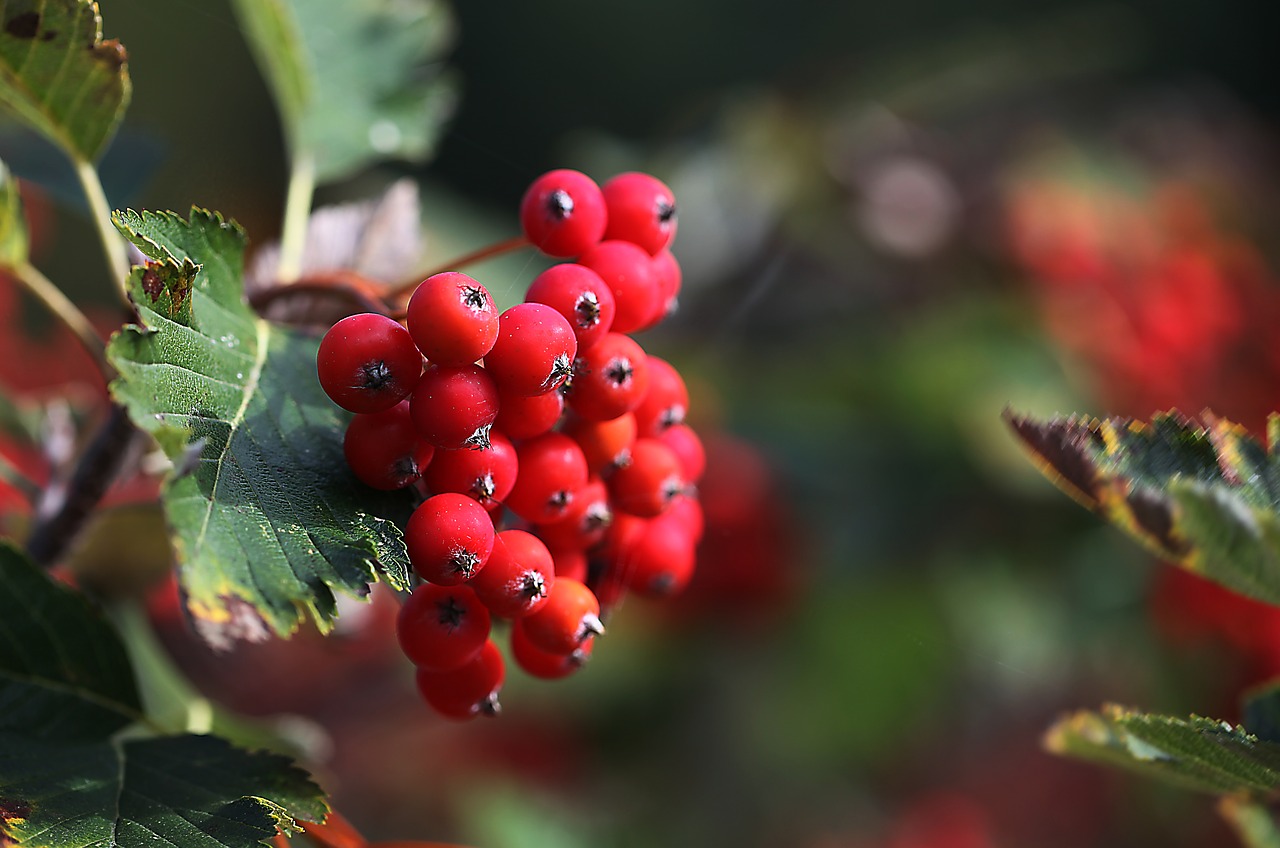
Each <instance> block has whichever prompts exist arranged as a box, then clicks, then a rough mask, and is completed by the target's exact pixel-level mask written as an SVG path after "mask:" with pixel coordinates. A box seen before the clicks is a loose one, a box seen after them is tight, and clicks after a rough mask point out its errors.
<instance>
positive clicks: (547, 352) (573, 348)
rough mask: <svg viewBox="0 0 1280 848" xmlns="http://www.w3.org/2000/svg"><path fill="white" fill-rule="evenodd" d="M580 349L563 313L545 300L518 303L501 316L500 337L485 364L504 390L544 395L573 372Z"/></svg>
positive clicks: (499, 321) (499, 322) (499, 318)
mask: <svg viewBox="0 0 1280 848" xmlns="http://www.w3.org/2000/svg"><path fill="white" fill-rule="evenodd" d="M577 351H578V340H577V337H576V336H574V334H573V327H571V326H569V321H568V320H567V319H566V318H565V317H564V316H563V315H561V314H560V313H559V312H557V311H556V310H554V309H552V308H551V307H550V306H547V305H546V304H544V303H518V304H516V305H515V306H513V307H511V308H510V309H508V310H507V311H506V312H503V313H502V314H501V315H500V316H498V341H497V342H496V343H495V344H494V346H493V350H491V351H489V355H488V356H486V357H485V358H484V367H485V368H486V369H487V370H488V371H489V373H490V375H492V377H493V380H494V382H496V383H497V384H498V385H499V386H500V387H501V388H502V390H503V391H504V392H510V393H512V394H517V395H540V394H544V393H546V392H549V391H552V390H553V389H556V388H558V387H559V386H560V384H561V383H563V382H564V381H565V380H566V379H567V378H568V377H569V375H570V374H572V373H573V358H574V356H575V355H576V354H577Z"/></svg>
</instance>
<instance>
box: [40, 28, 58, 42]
mask: <svg viewBox="0 0 1280 848" xmlns="http://www.w3.org/2000/svg"><path fill="white" fill-rule="evenodd" d="M57 37H58V33H57V31H56V30H46V31H45V32H42V33H41V34H40V40H41V41H53V40H54V39H55V38H57Z"/></svg>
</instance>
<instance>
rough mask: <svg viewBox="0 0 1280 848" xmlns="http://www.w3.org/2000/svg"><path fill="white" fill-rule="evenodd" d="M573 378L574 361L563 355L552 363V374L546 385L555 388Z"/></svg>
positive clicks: (549, 375) (548, 376)
mask: <svg viewBox="0 0 1280 848" xmlns="http://www.w3.org/2000/svg"><path fill="white" fill-rule="evenodd" d="M572 376H573V360H572V359H570V358H569V355H568V354H567V353H562V354H560V355H559V356H557V357H556V358H555V360H554V361H553V362H552V363H551V373H550V374H548V375H547V382H546V385H549V386H554V385H557V384H560V383H563V382H565V381H566V380H568V379H569V378H570V377H572Z"/></svg>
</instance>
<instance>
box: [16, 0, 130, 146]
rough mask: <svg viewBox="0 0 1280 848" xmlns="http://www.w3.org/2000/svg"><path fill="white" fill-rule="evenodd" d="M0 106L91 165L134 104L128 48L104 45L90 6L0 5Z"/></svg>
mask: <svg viewBox="0 0 1280 848" xmlns="http://www.w3.org/2000/svg"><path fill="white" fill-rule="evenodd" d="M0 16H2V17H0V104H3V105H4V106H6V107H8V108H9V109H11V110H12V111H13V112H15V113H16V114H17V115H18V117H19V118H21V119H22V120H23V121H24V122H25V123H27V124H28V125H30V126H31V127H33V128H34V129H36V130H37V131H39V132H40V133H41V134H43V135H45V136H47V137H48V138H50V139H51V140H52V141H53V142H54V143H56V144H58V145H59V146H60V147H62V149H63V150H65V151H66V152H67V153H68V154H69V155H70V156H71V157H72V158H73V159H77V160H81V161H84V162H93V161H94V160H96V159H97V158H98V156H99V155H100V154H101V153H102V151H103V149H104V148H105V147H106V145H107V142H108V141H110V139H111V136H112V135H113V134H114V133H115V130H116V126H117V125H118V124H119V123H120V119H121V117H123V115H124V110H125V107H126V106H127V105H128V103H129V93H130V83H129V69H128V64H127V57H126V54H125V50H124V47H122V46H121V45H120V42H118V41H115V40H110V41H103V40H102V18H101V16H100V15H99V14H98V4H97V3H94V2H90V0H7V1H6V2H5V3H3V4H0Z"/></svg>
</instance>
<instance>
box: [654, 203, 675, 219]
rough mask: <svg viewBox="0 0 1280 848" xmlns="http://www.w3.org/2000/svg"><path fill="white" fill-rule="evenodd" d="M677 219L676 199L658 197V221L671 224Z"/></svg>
mask: <svg viewBox="0 0 1280 848" xmlns="http://www.w3.org/2000/svg"><path fill="white" fill-rule="evenodd" d="M675 219H676V204H675V201H670V200H667V199H666V198H659V199H658V223H659V224H669V223H671V222H672V221H674V220H675Z"/></svg>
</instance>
